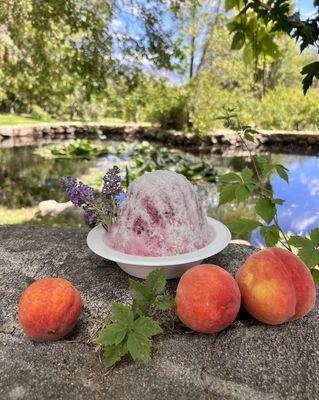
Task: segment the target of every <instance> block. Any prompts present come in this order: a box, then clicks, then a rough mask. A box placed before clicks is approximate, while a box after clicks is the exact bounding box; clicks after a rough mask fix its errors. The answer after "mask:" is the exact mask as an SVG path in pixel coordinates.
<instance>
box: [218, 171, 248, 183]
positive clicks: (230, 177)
mask: <svg viewBox="0 0 319 400" xmlns="http://www.w3.org/2000/svg"><path fill="white" fill-rule="evenodd" d="M219 181H220V182H226V183H236V182H240V183H241V182H242V179H241V177H240V175H238V174H236V173H235V172H227V174H224V175H221V176H220V177H219Z"/></svg>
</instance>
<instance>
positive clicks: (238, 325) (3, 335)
mask: <svg viewBox="0 0 319 400" xmlns="http://www.w3.org/2000/svg"><path fill="white" fill-rule="evenodd" d="M86 234H87V230H85V229H84V230H78V229H73V228H42V227H31V226H14V227H1V228H0V370H1V374H0V393H1V395H0V397H1V399H12V400H17V399H32V400H37V399H41V400H43V399H63V400H65V399H67V400H68V399H76V400H78V399H90V400H91V399H114V400H116V399H141V398H144V399H163V398H164V399H165V398H166V399H218V400H219V399H240V400H242V399H245V400H249V399H262V400H270V399H278V400H279V399H311V400H315V399H319V348H318V344H317V343H318V330H319V318H318V316H319V310H318V307H317V308H316V309H315V310H314V311H312V312H311V313H310V314H309V315H308V316H307V317H305V318H303V319H302V320H300V321H297V322H293V323H289V324H284V325H281V326H277V327H276V326H273V327H272V326H266V325H263V324H261V323H258V322H257V321H255V320H253V319H252V318H250V317H249V316H247V315H246V314H245V313H244V312H242V313H241V315H240V317H239V319H238V320H237V321H236V322H235V323H234V324H233V325H232V326H231V327H230V328H229V329H227V330H225V331H223V332H221V333H219V334H215V335H199V334H191V333H183V334H181V333H175V334H170V335H167V336H165V337H162V338H158V339H157V340H156V342H155V345H154V350H153V357H152V361H151V362H150V364H149V365H147V366H145V365H143V364H139V363H132V362H129V361H126V362H124V363H123V364H121V365H119V366H117V367H116V368H114V369H112V370H110V371H106V370H105V369H104V367H103V365H102V364H101V362H100V361H99V355H98V353H97V352H96V351H95V350H94V347H92V345H90V344H88V343H87V341H88V339H89V338H92V337H96V336H97V334H98V331H99V329H100V326H101V325H100V323H101V321H102V319H103V318H104V317H105V316H106V315H107V314H108V312H109V311H110V306H111V303H112V301H125V302H129V301H130V296H129V292H128V285H127V279H128V276H127V275H126V274H125V273H124V272H122V271H121V270H120V269H119V268H118V267H117V266H116V265H115V264H114V263H112V262H108V261H106V260H104V259H102V258H100V257H98V256H95V255H94V254H93V253H92V252H91V251H90V250H89V249H88V248H87V246H86ZM252 251H253V249H252V248H250V247H247V246H242V245H236V244H231V245H230V246H229V247H228V248H227V249H226V250H224V251H223V252H222V253H220V254H219V255H217V256H215V257H212V258H211V259H209V262H213V263H216V264H219V265H220V266H222V267H224V268H226V269H228V270H229V271H230V272H232V273H234V272H235V271H236V269H237V268H238V267H239V266H240V265H241V263H242V262H243V261H244V259H245V258H246V257H247V255H249V254H250V253H251V252H252ZM48 276H52V277H58V276H59V277H64V278H67V279H69V280H70V281H71V282H72V283H73V284H74V285H75V286H76V287H77V288H78V289H79V290H80V291H81V293H82V295H83V300H84V304H85V308H84V312H83V314H82V316H81V318H80V322H79V324H78V326H77V328H76V329H75V331H74V332H73V334H72V335H71V336H69V337H68V338H66V339H64V340H60V341H58V342H53V343H32V342H30V341H28V340H27V339H26V338H25V337H24V336H23V333H22V331H21V329H20V327H19V325H18V321H17V302H18V300H19V297H20V295H21V293H22V291H23V290H24V288H25V287H26V285H27V284H29V283H30V282H32V281H33V280H34V279H39V278H43V277H48ZM176 283H177V281H171V282H170V288H171V290H174V288H175V287H176Z"/></svg>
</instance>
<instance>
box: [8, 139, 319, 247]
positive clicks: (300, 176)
mask: <svg viewBox="0 0 319 400" xmlns="http://www.w3.org/2000/svg"><path fill="white" fill-rule="evenodd" d="M104 143H108V144H109V145H110V146H113V148H114V147H115V149H116V148H117V146H119V145H121V144H119V143H117V142H104ZM134 146H138V144H136V143H135V144H132V145H130V146H129V150H127V151H123V149H122V150H121V152H120V153H118V154H110V155H104V156H101V157H99V158H95V159H90V160H85V159H46V158H44V157H42V156H40V155H39V154H37V153H36V151H35V150H36V148H35V147H18V148H11V149H3V150H0V189H1V190H0V207H3V208H5V209H15V210H17V209H21V208H23V207H35V206H37V205H38V203H39V202H40V201H42V200H48V199H54V200H56V201H66V200H65V198H64V194H63V190H62V189H61V188H60V185H59V180H60V178H61V177H62V176H65V175H72V176H76V177H79V178H81V179H82V180H84V181H85V182H86V183H90V184H92V183H93V184H94V183H95V184H98V182H99V180H100V178H101V177H102V175H103V173H104V171H105V170H106V169H108V168H109V167H110V166H112V165H113V164H118V163H122V165H123V163H124V162H126V161H129V160H130V158H131V157H132V149H134ZM161 149H162V147H158V148H156V151H157V152H159V153H161ZM162 151H164V150H162ZM165 152H166V153H167V152H168V153H172V154H174V156H176V155H179V156H182V157H186V158H188V159H190V160H191V161H192V162H195V163H196V162H198V161H200V158H198V157H196V156H194V155H190V154H188V153H185V152H182V151H181V150H177V149H169V150H166V151H165ZM166 153H165V154H166ZM263 157H265V158H267V159H271V160H272V161H273V162H275V163H281V164H283V165H285V166H286V167H287V168H288V169H289V177H290V183H289V185H288V184H287V183H286V182H284V181H283V180H281V179H280V178H279V177H278V176H277V175H276V176H274V177H273V178H272V179H271V182H270V183H271V185H272V186H273V188H274V191H275V194H276V197H278V198H283V199H285V200H286V203H285V204H284V205H283V206H281V207H279V221H280V223H281V225H282V226H283V228H284V230H285V231H286V232H288V231H292V232H294V233H297V234H298V233H304V234H305V233H307V232H309V231H310V230H311V229H313V228H315V227H318V225H319V158H318V157H315V156H296V155H289V154H288V155H287V154H270V155H269V154H265V155H263ZM204 160H205V162H206V164H208V165H209V166H211V167H212V168H213V169H214V170H215V171H216V172H217V174H222V173H225V172H227V171H239V170H241V169H242V168H243V167H244V166H245V164H246V160H245V158H243V157H222V156H215V155H214V156H205V157H204ZM133 172H134V171H133ZM208 176H209V175H208ZM208 180H209V181H210V182H200V181H199V182H196V183H197V184H198V185H199V189H200V193H201V195H202V198H203V201H204V205H205V208H206V210H207V213H208V214H209V215H211V216H213V217H216V218H218V219H220V220H221V221H223V222H225V223H228V222H230V221H232V220H234V219H236V218H239V217H246V218H254V217H255V215H254V207H253V200H252V201H251V202H248V203H247V204H245V205H242V204H241V205H239V206H238V205H237V204H235V203H234V204H229V205H225V206H222V207H219V208H218V207H217V205H218V188H217V185H216V183H214V182H212V180H213V179H211V178H210V179H208ZM0 224H1V221H0ZM246 239H249V240H251V241H252V242H253V243H254V244H256V245H258V244H259V243H261V242H262V240H261V238H260V236H259V233H258V232H254V233H253V235H252V237H246Z"/></svg>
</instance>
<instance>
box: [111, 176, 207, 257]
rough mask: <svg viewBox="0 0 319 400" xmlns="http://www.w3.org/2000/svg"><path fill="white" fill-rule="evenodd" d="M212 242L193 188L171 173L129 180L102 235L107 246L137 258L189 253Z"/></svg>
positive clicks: (205, 218) (184, 179) (204, 216)
mask: <svg viewBox="0 0 319 400" xmlns="http://www.w3.org/2000/svg"><path fill="white" fill-rule="evenodd" d="M212 239H213V235H212V231H211V230H210V227H209V225H208V223H207V217H206V215H205V212H204V209H203V206H202V203H201V201H200V199H199V196H198V193H197V190H196V188H195V186H193V185H192V184H191V183H190V182H189V181H188V180H187V179H186V178H185V177H184V176H183V175H180V174H177V173H175V172H172V171H155V172H151V173H148V174H145V175H143V176H141V177H139V178H137V179H136V180H135V181H133V182H132V184H131V185H130V187H129V189H128V191H127V193H126V198H125V200H124V202H123V203H122V205H121V207H120V209H119V214H118V217H117V219H116V221H115V222H114V224H113V225H112V227H111V229H110V231H109V232H108V233H107V234H106V242H107V244H108V245H109V246H110V247H112V248H113V249H115V250H118V251H121V252H123V253H127V254H132V255H138V256H172V255H177V254H184V253H189V252H191V251H194V250H198V249H201V248H202V247H204V246H206V245H208V244H209V243H210V242H211V241H212Z"/></svg>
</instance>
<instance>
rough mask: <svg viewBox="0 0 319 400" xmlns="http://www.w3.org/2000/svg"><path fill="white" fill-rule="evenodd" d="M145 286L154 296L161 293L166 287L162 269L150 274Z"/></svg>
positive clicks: (164, 274)
mask: <svg viewBox="0 0 319 400" xmlns="http://www.w3.org/2000/svg"><path fill="white" fill-rule="evenodd" d="M145 284H146V286H147V287H148V288H149V289H151V290H152V291H153V292H154V293H155V294H159V293H161V292H163V290H164V289H165V285H166V273H165V270H164V268H157V269H155V270H154V271H152V272H150V273H149V274H148V276H147V278H146V281H145Z"/></svg>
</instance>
